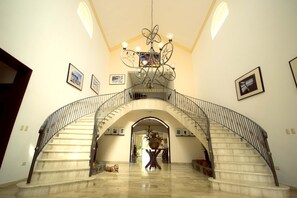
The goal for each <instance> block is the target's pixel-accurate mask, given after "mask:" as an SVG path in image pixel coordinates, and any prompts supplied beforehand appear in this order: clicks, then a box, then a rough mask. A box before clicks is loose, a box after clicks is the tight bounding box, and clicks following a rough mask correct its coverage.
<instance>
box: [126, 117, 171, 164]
mask: <svg viewBox="0 0 297 198" xmlns="http://www.w3.org/2000/svg"><path fill="white" fill-rule="evenodd" d="M149 129H150V130H152V131H154V132H158V133H159V135H160V136H161V137H162V139H163V140H162V142H161V144H160V147H159V148H160V149H162V152H161V153H160V155H158V160H159V161H162V162H163V163H170V162H171V158H170V135H169V132H170V129H169V126H168V125H167V124H166V123H165V122H164V121H162V120H161V119H159V118H157V117H152V116H150V117H144V118H141V119H140V120H138V121H136V122H135V123H134V124H133V125H132V126H131V141H130V142H131V146H130V162H131V163H135V162H142V164H146V163H148V161H149V154H148V153H147V152H146V150H147V149H150V147H149V145H148V141H147V139H146V138H145V137H146V135H147V132H148V130H149Z"/></svg>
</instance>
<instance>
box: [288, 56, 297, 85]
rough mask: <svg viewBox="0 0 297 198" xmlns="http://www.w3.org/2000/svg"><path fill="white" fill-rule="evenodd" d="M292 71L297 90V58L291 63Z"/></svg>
mask: <svg viewBox="0 0 297 198" xmlns="http://www.w3.org/2000/svg"><path fill="white" fill-rule="evenodd" d="M289 64H290V67H291V71H292V74H293V78H294V82H295V85H296V88H297V57H295V58H294V59H292V60H290V61H289Z"/></svg>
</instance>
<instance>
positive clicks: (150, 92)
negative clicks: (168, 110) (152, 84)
mask: <svg viewBox="0 0 297 198" xmlns="http://www.w3.org/2000/svg"><path fill="white" fill-rule="evenodd" d="M146 98H150V99H160V100H164V101H166V102H169V103H170V104H172V105H173V106H175V107H176V108H178V109H180V110H181V111H183V112H184V113H185V114H186V115H187V116H189V117H190V118H191V119H192V120H193V122H194V124H195V127H196V128H200V129H201V130H202V131H203V133H204V134H205V136H206V139H207V140H208V146H209V152H210V158H211V162H212V163H213V161H214V160H213V154H212V147H211V140H210V133H209V120H208V117H207V116H206V114H205V113H204V111H203V110H202V109H201V108H200V107H199V106H198V105H197V104H195V103H194V102H193V101H192V100H191V99H189V98H188V97H186V96H184V95H182V94H180V93H178V92H176V91H175V90H172V89H169V88H166V87H161V86H160V87H157V88H151V89H147V88H143V87H142V86H135V87H132V88H129V89H125V90H124V91H122V92H119V93H117V94H116V95H114V96H113V97H111V98H110V99H109V100H107V101H106V102H104V103H103V104H102V105H101V106H100V107H99V108H98V110H97V111H96V114H95V123H94V133H93V141H92V146H91V159H90V164H93V163H94V155H95V149H96V140H97V137H98V136H99V134H100V132H101V133H103V132H104V131H100V130H99V128H100V124H102V122H104V120H105V118H106V117H107V116H108V115H109V113H111V112H113V111H114V110H116V109H117V108H119V107H120V106H122V105H125V104H127V103H129V102H130V101H132V100H138V99H146ZM91 167H92V166H91ZM213 167H214V165H213V164H212V168H213ZM89 175H90V176H91V175H92V170H91V168H90V172H89ZM213 177H214V178H215V173H214V171H213Z"/></svg>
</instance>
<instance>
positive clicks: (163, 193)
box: [0, 163, 297, 198]
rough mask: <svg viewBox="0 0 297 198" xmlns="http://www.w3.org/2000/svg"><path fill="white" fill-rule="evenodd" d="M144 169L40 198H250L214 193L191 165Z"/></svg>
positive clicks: (8, 190)
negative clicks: (75, 189) (77, 189)
mask: <svg viewBox="0 0 297 198" xmlns="http://www.w3.org/2000/svg"><path fill="white" fill-rule="evenodd" d="M144 165H145V164H144ZM144 165H143V164H141V163H136V164H120V169H119V170H120V171H119V173H110V172H102V173H100V174H98V175H97V179H96V185H95V186H94V187H90V188H86V189H81V190H79V191H77V192H64V193H59V194H54V195H50V196H40V197H39V198H82V197H90V198H99V197H104V198H111V197H114V198H121V197H135V198H136V197H153V198H155V197H160V198H167V197H187V198H188V197H196V198H247V196H242V195H238V194H233V193H224V192H220V191H214V190H212V189H211V188H210V186H209V182H208V180H207V177H206V176H204V175H203V174H201V173H199V172H197V171H196V170H194V169H193V168H192V167H191V165H190V164H171V165H170V164H162V163H160V165H161V167H162V170H159V169H154V168H152V169H151V170H146V169H144ZM16 191H17V188H16V187H15V186H9V187H5V188H1V187H0V198H14V197H15V195H14V194H15V193H16ZM293 197H294V198H295V197H297V191H290V198H293Z"/></svg>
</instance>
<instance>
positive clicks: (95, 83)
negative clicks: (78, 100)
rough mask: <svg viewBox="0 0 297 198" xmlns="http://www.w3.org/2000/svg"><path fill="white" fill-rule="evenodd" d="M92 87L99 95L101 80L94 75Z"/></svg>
mask: <svg viewBox="0 0 297 198" xmlns="http://www.w3.org/2000/svg"><path fill="white" fill-rule="evenodd" d="M91 89H92V90H93V91H94V92H95V93H96V94H97V95H98V94H99V90H100V82H99V80H98V79H97V78H96V77H95V76H94V75H92V79H91Z"/></svg>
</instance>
